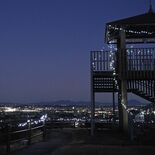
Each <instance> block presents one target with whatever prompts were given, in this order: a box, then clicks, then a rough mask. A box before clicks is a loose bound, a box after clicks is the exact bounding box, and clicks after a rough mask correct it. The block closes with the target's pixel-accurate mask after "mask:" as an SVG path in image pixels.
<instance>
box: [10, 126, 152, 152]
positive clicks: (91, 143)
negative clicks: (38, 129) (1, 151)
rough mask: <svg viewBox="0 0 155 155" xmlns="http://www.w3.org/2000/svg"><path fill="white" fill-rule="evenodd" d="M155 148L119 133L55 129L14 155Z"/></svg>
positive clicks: (144, 150)
mask: <svg viewBox="0 0 155 155" xmlns="http://www.w3.org/2000/svg"><path fill="white" fill-rule="evenodd" d="M151 153H153V154H154V153H155V145H153V144H152V145H147V144H140V143H135V142H134V143H133V142H130V141H129V140H128V139H127V137H125V136H123V134H122V133H120V132H118V131H117V130H109V129H108V130H106V129H104V130H99V131H97V133H96V135H95V136H94V137H91V136H90V131H89V130H88V129H55V130H52V131H51V132H50V135H48V137H47V139H46V140H45V141H42V142H38V143H34V144H32V145H30V146H27V147H25V148H22V149H19V150H16V151H14V152H11V153H10V155H87V154H88V155H116V154H119V155H124V154H125V155H146V154H151Z"/></svg>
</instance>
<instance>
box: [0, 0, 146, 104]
mask: <svg viewBox="0 0 155 155" xmlns="http://www.w3.org/2000/svg"><path fill="white" fill-rule="evenodd" d="M148 1H149V0H108V1H107V0H1V1H0V102H24V103H25V102H38V101H51V100H59V99H72V100H89V98H90V94H89V90H90V85H89V79H90V77H89V72H90V70H89V51H90V50H100V49H102V47H103V46H104V28H105V23H106V22H109V21H113V20H117V19H120V18H126V17H129V16H133V15H137V14H141V13H145V12H146V11H147V10H148ZM104 100H105V101H110V99H109V95H107V96H104Z"/></svg>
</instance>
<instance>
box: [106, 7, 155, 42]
mask: <svg viewBox="0 0 155 155" xmlns="http://www.w3.org/2000/svg"><path fill="white" fill-rule="evenodd" d="M120 30H124V31H125V32H126V42H127V43H143V42H147V43H152V42H155V13H154V12H153V10H152V7H151V9H149V12H148V13H145V14H141V15H137V16H133V17H129V18H125V19H121V20H117V21H112V22H109V23H107V24H106V42H107V43H109V42H113V43H116V42H117V37H118V33H119V31H120Z"/></svg>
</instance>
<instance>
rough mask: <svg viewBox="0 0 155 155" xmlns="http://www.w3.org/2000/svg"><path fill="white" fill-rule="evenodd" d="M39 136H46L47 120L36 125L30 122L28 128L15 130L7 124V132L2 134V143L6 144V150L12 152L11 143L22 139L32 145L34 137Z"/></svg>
mask: <svg viewBox="0 0 155 155" xmlns="http://www.w3.org/2000/svg"><path fill="white" fill-rule="evenodd" d="M39 136H42V138H43V139H45V137H46V125H45V121H44V122H43V123H42V124H40V125H38V126H35V127H34V126H33V125H32V124H31V123H29V124H28V128H27V129H21V130H15V131H10V128H9V126H7V127H6V130H5V132H4V133H3V134H1V141H2V144H3V145H5V146H6V152H7V153H9V152H11V145H13V144H15V143H19V142H22V141H25V142H26V145H30V144H31V143H32V139H34V138H37V137H39Z"/></svg>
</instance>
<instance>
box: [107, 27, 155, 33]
mask: <svg viewBox="0 0 155 155" xmlns="http://www.w3.org/2000/svg"><path fill="white" fill-rule="evenodd" d="M109 28H110V29H113V30H118V31H122V30H123V31H124V32H127V33H132V34H148V35H152V34H154V32H148V31H134V30H125V29H123V28H118V27H115V26H112V25H109Z"/></svg>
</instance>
